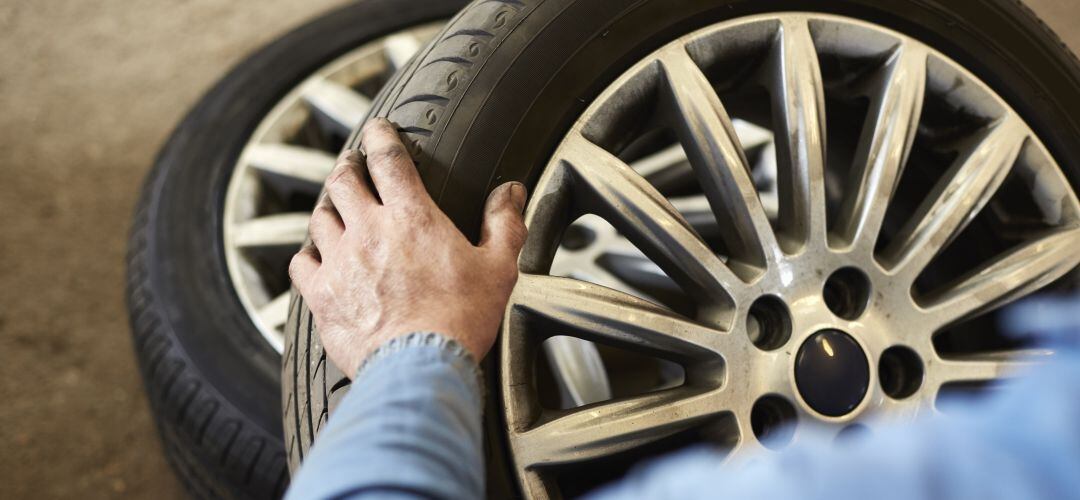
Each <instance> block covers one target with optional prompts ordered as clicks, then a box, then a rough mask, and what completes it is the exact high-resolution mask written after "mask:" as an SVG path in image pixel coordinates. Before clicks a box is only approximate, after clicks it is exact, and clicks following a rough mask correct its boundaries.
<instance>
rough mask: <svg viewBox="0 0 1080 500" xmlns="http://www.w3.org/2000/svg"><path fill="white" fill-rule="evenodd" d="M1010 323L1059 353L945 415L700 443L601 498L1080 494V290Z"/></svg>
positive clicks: (880, 499) (1035, 306)
mask: <svg viewBox="0 0 1080 500" xmlns="http://www.w3.org/2000/svg"><path fill="white" fill-rule="evenodd" d="M1005 326H1006V327H1007V330H1012V331H1013V332H1014V333H1019V332H1022V331H1025V330H1026V331H1027V332H1031V331H1033V330H1034V331H1038V332H1039V333H1040V335H1041V337H1042V340H1043V342H1044V343H1045V345H1046V346H1047V347H1051V348H1053V350H1055V351H1056V353H1055V357H1054V359H1053V361H1052V362H1049V363H1047V364H1045V365H1043V366H1040V367H1039V368H1037V369H1035V370H1034V371H1032V372H1031V373H1027V374H1021V376H1020V377H1019V378H1018V379H1017V380H1016V381H1014V382H1012V383H1011V384H1008V385H1006V386H1005V387H1003V388H1002V389H1000V390H999V391H997V393H996V394H994V395H993V396H990V397H984V398H981V399H972V398H965V399H962V400H955V401H952V402H951V403H949V404H950V406H949V408H950V409H951V411H950V413H949V414H947V416H945V417H942V418H925V419H922V420H918V421H916V422H914V423H908V424H903V425H901V424H893V425H888V424H885V425H880V426H874V428H873V429H874V430H872V431H871V434H869V435H863V436H860V437H854V436H853V437H852V438H851V439H848V440H843V441H840V442H836V441H835V439H834V438H832V437H831V436H826V435H817V436H813V437H811V438H810V439H808V440H805V441H801V442H800V443H799V444H797V445H793V446H792V447H791V448H788V449H786V450H784V451H783V452H780V453H775V454H769V455H764V456H760V457H751V458H750V459H748V460H746V461H742V462H738V463H730V464H724V465H723V467H721V465H722V464H723V462H724V459H723V456H722V455H721V454H720V453H719V452H717V451H715V450H713V449H709V448H705V447H699V448H696V449H693V450H691V451H688V452H681V453H677V454H675V455H672V456H670V457H667V458H661V459H658V460H657V461H655V462H653V463H650V464H645V465H643V466H640V467H638V468H637V469H636V470H634V471H632V472H631V474H630V475H628V477H627V478H625V479H623V480H621V481H619V482H616V483H614V484H612V485H609V486H607V487H604V488H602V489H600V490H599V491H597V492H596V493H594V494H593V495H592V498H593V499H594V500H616V499H624V498H626V499H629V498H672V499H675V498H678V499H694V498H737V499H740V500H744V499H758V498H760V499H776V498H803V499H822V500H825V499H828V500H838V499H840V500H842V499H866V498H872V499H874V500H890V499H897V500H900V499H913V498H948V499H972V500H986V499H996V498H1001V499H1014V498H1025V499H1034V498H1047V499H1058V498H1080V298H1070V299H1058V300H1046V299H1043V300H1039V301H1037V302H1028V303H1024V304H1021V305H1020V306H1019V307H1014V308H1013V309H1012V310H1010V311H1009V314H1007V315H1006V322H1005Z"/></svg>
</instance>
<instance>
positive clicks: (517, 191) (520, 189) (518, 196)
mask: <svg viewBox="0 0 1080 500" xmlns="http://www.w3.org/2000/svg"><path fill="white" fill-rule="evenodd" d="M510 203H513V204H514V208H516V209H517V211H518V212H521V211H522V210H525V185H524V184H522V183H520V182H511V183H510Z"/></svg>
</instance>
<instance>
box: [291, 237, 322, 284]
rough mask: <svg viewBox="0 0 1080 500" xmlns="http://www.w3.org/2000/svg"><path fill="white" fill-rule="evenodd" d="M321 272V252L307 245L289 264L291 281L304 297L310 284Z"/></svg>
mask: <svg viewBox="0 0 1080 500" xmlns="http://www.w3.org/2000/svg"><path fill="white" fill-rule="evenodd" d="M318 270H319V252H318V250H316V249H315V247H313V246H311V245H305V246H304V248H301V249H300V251H299V252H296V255H293V258H292V261H291V262H289V279H291V280H292V282H293V284H294V285H296V289H297V290H300V294H301V295H304V294H306V293H307V291H308V290H309V289H310V287H309V284H310V283H311V280H312V279H313V278H314V276H315V272H316V271H318Z"/></svg>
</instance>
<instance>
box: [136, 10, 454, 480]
mask: <svg viewBox="0 0 1080 500" xmlns="http://www.w3.org/2000/svg"><path fill="white" fill-rule="evenodd" d="M460 6H461V3H460V2H458V1H453V0H433V1H426V2H414V3H410V4H408V5H402V4H400V2H396V1H394V0H365V1H362V2H358V3H356V4H354V5H350V6H347V7H344V8H342V9H338V10H336V11H333V12H330V13H328V14H327V15H325V16H323V17H321V18H319V19H316V20H314V21H312V22H310V23H308V24H306V25H304V26H302V27H300V28H298V29H297V30H295V31H293V32H290V33H288V34H286V35H284V36H283V37H282V38H280V39H279V40H277V41H275V42H274V43H272V44H270V45H268V46H266V47H265V48H263V49H262V50H260V51H259V52H257V53H255V54H253V55H252V56H251V57H249V58H248V59H246V60H245V61H243V62H242V63H240V64H239V65H238V66H237V67H236V68H235V69H233V70H232V71H231V72H230V73H229V74H228V75H227V76H226V77H224V78H223V79H222V80H221V81H220V82H219V83H218V84H217V85H216V86H215V87H214V88H213V89H212V90H210V91H209V92H208V93H207V94H206V96H205V97H204V98H203V99H202V101H200V103H199V104H198V105H197V106H196V107H195V108H194V109H193V110H192V111H191V112H190V114H189V115H188V116H187V117H186V118H185V120H184V121H183V122H182V123H181V124H180V125H179V126H178V127H177V129H176V131H175V132H174V133H173V135H172V137H171V138H170V139H169V142H168V143H167V144H166V145H165V147H164V148H163V149H162V151H161V153H160V156H159V157H158V159H157V161H156V164H155V165H154V168H153V170H152V172H151V174H150V176H149V178H148V179H147V181H146V184H145V186H144V188H143V193H142V197H141V199H140V201H139V204H138V206H137V207H136V214H135V221H134V224H133V228H132V233H131V240H130V243H129V256H128V290H127V295H128V307H129V311H130V314H131V325H132V331H133V336H134V340H135V347H136V355H137V357H138V360H139V365H140V369H141V372H142V375H143V379H144V382H145V386H146V389H147V394H148V396H149V398H150V402H151V408H152V410H153V412H154V414H155V420H156V421H157V424H158V429H159V431H160V433H161V436H162V439H163V442H164V448H165V452H166V455H167V457H168V459H169V461H170V463H171V464H172V465H173V467H174V469H175V470H176V472H177V474H178V475H179V476H180V477H181V479H182V480H183V482H184V484H185V486H186V487H187V488H188V489H189V490H190V491H191V492H192V493H193V494H194V495H196V496H198V497H200V498H217V497H225V498H248V497H255V498H267V497H276V496H280V495H281V494H282V493H283V492H284V490H285V487H286V486H287V484H288V468H287V466H286V458H285V457H286V454H287V450H286V449H285V447H284V443H283V440H282V437H281V436H282V425H281V399H280V396H281V386H280V366H281V344H282V340H281V330H280V329H281V323H283V318H284V314H285V311H286V310H287V306H288V304H287V295H286V298H285V299H280V300H279V301H278V302H274V301H273V299H274V298H275V297H278V296H279V295H281V292H282V291H285V290H287V277H286V275H287V266H288V256H289V254H290V253H292V252H294V251H295V250H296V249H297V248H298V246H299V243H300V242H301V241H302V239H303V236H304V231H305V230H306V227H307V223H306V221H305V220H304V219H306V215H305V214H304V212H305V211H310V210H311V208H312V207H313V206H314V200H315V195H316V194H317V190H318V186H319V184H320V183H321V181H322V177H321V176H322V175H325V172H327V171H328V169H329V168H330V167H332V166H333V162H334V157H335V156H336V154H337V150H339V149H340V148H341V146H342V144H343V143H344V141H345V139H346V137H347V136H348V133H349V130H350V129H351V127H352V126H353V125H355V124H356V123H359V122H360V121H361V120H362V119H363V116H364V113H366V109H365V108H364V105H365V103H367V102H368V99H370V98H371V97H373V96H374V95H375V93H376V92H378V90H379V89H380V88H381V87H382V86H383V85H384V84H385V83H386V82H387V81H388V80H389V79H390V77H391V76H392V74H393V72H394V71H395V70H396V68H397V67H398V66H399V65H402V64H404V61H406V60H407V59H408V58H409V57H410V56H411V52H413V51H415V49H416V48H418V47H420V46H421V45H422V44H423V42H425V41H426V39H425V37H428V36H430V35H431V34H434V33H435V32H436V31H437V30H438V26H439V24H440V23H441V22H443V21H442V20H445V19H446V18H448V17H449V16H450V15H452V14H453V13H454V12H456V10H457V9H458V8H459V7H460ZM433 23H434V24H433ZM297 238H299V239H297Z"/></svg>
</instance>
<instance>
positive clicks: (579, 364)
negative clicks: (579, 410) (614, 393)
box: [544, 336, 611, 406]
mask: <svg viewBox="0 0 1080 500" xmlns="http://www.w3.org/2000/svg"><path fill="white" fill-rule="evenodd" d="M544 353H545V354H547V357H548V362H549V364H550V365H551V371H552V372H554V374H555V377H556V378H557V379H558V380H559V382H560V384H561V385H562V387H565V388H566V392H567V393H568V394H569V395H570V400H571V402H572V403H573V404H574V406H581V405H586V404H591V403H596V402H599V401H606V400H608V399H611V384H610V382H609V381H608V376H607V371H605V370H604V360H603V358H601V357H600V351H598V350H597V349H596V344H594V343H592V342H589V341H588V340H581V339H577V338H573V337H565V336H560V337H552V338H550V339H548V341H547V342H544Z"/></svg>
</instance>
